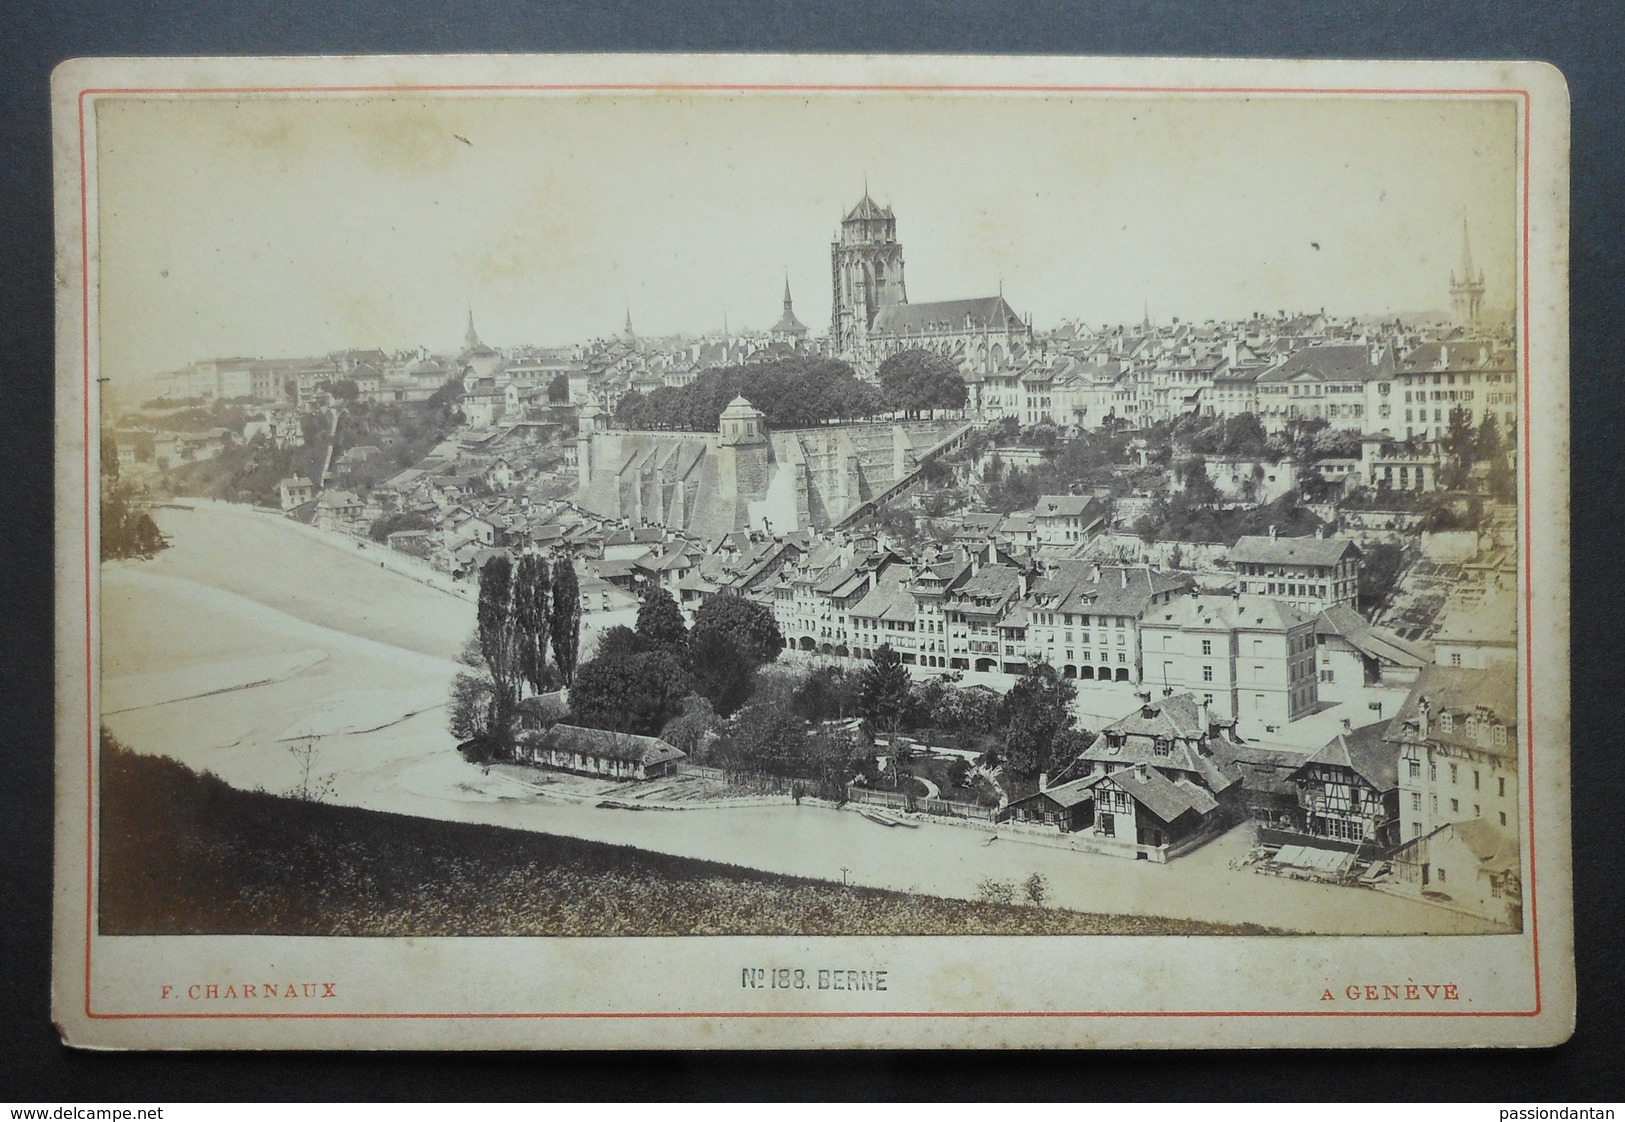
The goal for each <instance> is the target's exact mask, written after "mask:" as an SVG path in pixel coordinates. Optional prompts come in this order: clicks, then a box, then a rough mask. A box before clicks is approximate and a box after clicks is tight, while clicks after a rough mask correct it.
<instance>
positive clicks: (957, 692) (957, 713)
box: [931, 688, 1001, 733]
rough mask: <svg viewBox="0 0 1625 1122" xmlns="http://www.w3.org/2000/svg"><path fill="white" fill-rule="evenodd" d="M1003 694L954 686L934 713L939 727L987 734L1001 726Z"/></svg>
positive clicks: (932, 719) (934, 719)
mask: <svg viewBox="0 0 1625 1122" xmlns="http://www.w3.org/2000/svg"><path fill="white" fill-rule="evenodd" d="M1000 701H1001V699H1000V697H999V695H998V694H996V693H993V692H992V691H991V690H985V689H955V688H950V689H948V690H947V691H945V692H944V693H943V696H942V701H941V702H940V703H938V705H937V708H936V711H935V712H934V713H933V714H932V716H931V722H932V724H934V725H936V726H937V727H938V728H948V729H960V730H963V731H966V732H974V733H985V732H991V731H993V730H994V729H995V728H998V727H999V706H1000Z"/></svg>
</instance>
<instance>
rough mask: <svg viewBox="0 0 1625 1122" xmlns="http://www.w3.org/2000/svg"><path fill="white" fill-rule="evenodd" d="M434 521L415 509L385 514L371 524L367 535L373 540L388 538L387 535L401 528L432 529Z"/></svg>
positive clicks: (382, 540)
mask: <svg viewBox="0 0 1625 1122" xmlns="http://www.w3.org/2000/svg"><path fill="white" fill-rule="evenodd" d="M432 529H434V523H432V522H430V521H429V520H428V519H427V518H425V517H423V515H421V514H418V513H417V512H415V511H410V510H409V511H404V512H402V513H399V514H386V515H384V516H383V517H382V518H380V519H379V520H378V521H376V522H374V523H373V524H372V528H371V529H369V530H368V531H367V537H369V538H371V539H372V540H373V541H375V542H385V541H388V540H389V535H391V534H394V533H399V532H400V531H402V530H432Z"/></svg>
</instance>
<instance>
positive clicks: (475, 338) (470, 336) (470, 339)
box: [463, 304, 480, 351]
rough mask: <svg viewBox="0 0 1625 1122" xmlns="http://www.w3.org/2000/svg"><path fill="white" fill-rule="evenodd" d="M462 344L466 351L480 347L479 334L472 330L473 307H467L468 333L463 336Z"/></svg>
mask: <svg viewBox="0 0 1625 1122" xmlns="http://www.w3.org/2000/svg"><path fill="white" fill-rule="evenodd" d="M463 344H464V346H465V348H466V349H467V350H471V351H472V350H474V349H475V348H476V347H478V346H479V345H480V333H479V332H478V331H475V330H474V305H472V304H470V305H469V306H468V331H467V332H466V333H465V334H464V335H463Z"/></svg>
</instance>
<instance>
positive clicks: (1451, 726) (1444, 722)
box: [1439, 709, 1456, 732]
mask: <svg viewBox="0 0 1625 1122" xmlns="http://www.w3.org/2000/svg"><path fill="white" fill-rule="evenodd" d="M1439 727H1440V728H1441V729H1443V730H1444V731H1445V732H1455V731H1456V715H1455V714H1454V713H1451V712H1450V711H1449V710H1448V709H1447V710H1445V711H1444V712H1443V713H1440V714H1439Z"/></svg>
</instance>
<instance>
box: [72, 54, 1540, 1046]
mask: <svg viewBox="0 0 1625 1122" xmlns="http://www.w3.org/2000/svg"><path fill="white" fill-rule="evenodd" d="M673 91H677V92H685V93H922V92H932V93H983V94H1008V93H1028V94H1102V93H1131V94H1187V95H1229V96H1242V97H1244V96H1250V95H1275V96H1283V97H1315V96H1339V97H1344V96H1392V97H1406V96H1433V97H1509V96H1514V95H1515V96H1518V97H1521V98H1522V99H1523V142H1524V143H1523V184H1522V188H1523V189H1522V194H1521V200H1520V201H1521V204H1522V205H1521V210H1522V222H1523V230H1522V242H1523V278H1522V280H1523V283H1522V289H1523V306H1522V309H1521V312H1522V315H1521V320H1522V338H1521V340H1520V342H1521V344H1522V346H1521V348H1520V349H1521V351H1522V358H1523V404H1524V408H1523V413H1524V425H1523V428H1522V431H1520V433H1519V437H1520V442H1519V450H1520V454H1521V455H1522V456H1523V482H1524V487H1523V495H1522V499H1523V546H1524V553H1525V563H1524V604H1525V612H1524V636H1523V638H1524V654H1525V666H1524V672H1525V680H1526V690H1527V713H1528V719H1527V721H1526V724H1527V726H1528V727H1527V729H1526V733H1525V736H1526V740H1525V743H1526V745H1527V749H1528V751H1527V772H1528V792H1529V800H1528V819H1529V822H1528V833H1529V892H1528V894H1527V897H1528V909H1529V929H1530V939H1531V943H1532V945H1533V967H1534V984H1535V1004H1534V1008H1533V1009H1529V1010H1496V1011H1491V1010H1486V1011H1467V1010H1461V1011H1427V1010H1414V1011H1400V1010H1396V1011H1392V1012H1390V1011H1376V1010H1372V1011H1364V1010H1349V1011H1342V1010H1274V1011H1270V1010H1211V1011H1210V1010H1166V1011H1145V1010H1129V1011H1101V1010H1093V1011H1091V1010H1076V1011H1072V1010H1068V1011H1050V1012H1040V1011H989V1012H853V1011H844V1012H784V1013H780V1012H762V1011H745V1012H710V1013H707V1012H625V1013H609V1012H603V1013H595V1012H586V1013H579V1012H578V1013H569V1012H551V1013H98V1012H95V1011H94V1010H93V1009H92V1008H91V947H92V944H93V943H94V941H95V873H96V857H95V853H96V850H95V847H96V843H97V840H98V839H97V836H96V748H97V744H98V737H97V715H96V708H95V698H94V690H93V689H92V687H91V683H92V682H93V681H95V670H96V663H95V649H94V642H93V633H94V624H95V613H94V608H95V584H94V581H95V572H96V565H95V559H94V557H93V555H92V544H93V543H92V541H91V520H90V510H91V507H92V500H93V498H95V497H96V496H95V495H93V493H92V489H91V482H92V473H91V454H90V453H91V438H92V431H93V419H92V417H91V411H90V400H91V384H92V383H91V376H90V322H91V315H90V307H91V299H90V217H89V216H90V188H89V174H88V170H87V167H86V159H85V154H86V145H87V134H86V129H85V104H86V101H87V100H88V99H89V98H91V97H94V96H101V95H108V96H139V95H149V96H195V97H209V96H222V97H224V96H242V95H246V94H294V93H322V94H410V93H454V92H462V93H524V92H560V93H593V92H596V93H615V92H620V93H659V92H673ZM1532 101H1533V96H1532V94H1531V92H1530V91H1529V90H1522V89H1480V88H1460V89H1450V88H1445V89H1410V88H1377V87H1334V86H1328V87H1301V88H1280V87H1268V86H1259V87H1251V86H968V85H890V86H887V85H842V84H816V83H810V84H784V85H779V84H714V83H648V84H638V83H579V84H571V83H564V84H536V85H523V84H521V85H399V86H395V85H371V86H238V87H215V88H208V89H198V88H185V87H97V88H90V89H84V90H81V91H79V96H78V108H79V221H80V255H81V272H82V278H81V282H82V296H83V308H82V311H83V316H84V321H83V336H84V338H83V351H82V359H83V363H84V394H85V416H84V438H85V449H84V470H85V482H84V489H85V667H86V679H85V723H86V736H85V748H86V751H85V755H86V780H87V793H86V800H85V826H86V835H87V842H86V852H85V993H84V999H85V1016H86V1017H87V1018H88V1019H91V1020H108V1021H125V1020H216V1021H217V1020H628V1019H631V1020H696V1019H698V1020H722V1019H734V1020H760V1019H801V1020H854V1019H866V1020H898V1019H905V1020H906V1019H948V1020H962V1019H981V1018H1000V1019H1088V1018H1106V1017H1110V1018H1123V1019H1145V1018H1161V1017H1174V1018H1181V1017H1184V1018H1190V1017H1196V1018H1213V1017H1226V1018H1239V1017H1293V1018H1298V1017H1341V1018H1356V1019H1358V1018H1371V1017H1410V1018H1418V1017H1420V1018H1434V1019H1439V1018H1443V1019H1450V1018H1459V1017H1502V1018H1504V1017H1515V1018H1522V1017H1537V1016H1539V1015H1540V1013H1541V1009H1542V1001H1541V977H1540V911H1539V896H1538V893H1537V892H1536V888H1535V871H1536V864H1535V821H1534V820H1535V774H1534V773H1535V751H1534V749H1535V735H1534V712H1535V678H1534V652H1535V642H1534V628H1533V627H1532V626H1531V622H1532V620H1533V617H1534V580H1533V554H1534V551H1533V539H1532V532H1533V526H1534V522H1533V514H1532V512H1531V509H1530V508H1531V503H1530V497H1531V493H1532V487H1533V474H1532V469H1531V466H1530V465H1531V461H1532V458H1533V457H1532V456H1531V455H1530V432H1529V430H1530V429H1531V428H1532V424H1531V422H1532V421H1533V412H1532V401H1533V394H1532V378H1531V372H1530V365H1529V359H1530V353H1531V350H1530V341H1529V281H1530V267H1529V202H1530V167H1531V158H1530V141H1531V138H1532V124H1531V120H1530V117H1531V108H1532Z"/></svg>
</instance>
